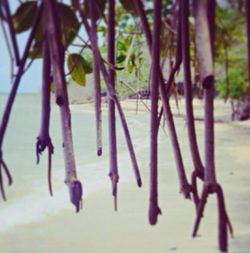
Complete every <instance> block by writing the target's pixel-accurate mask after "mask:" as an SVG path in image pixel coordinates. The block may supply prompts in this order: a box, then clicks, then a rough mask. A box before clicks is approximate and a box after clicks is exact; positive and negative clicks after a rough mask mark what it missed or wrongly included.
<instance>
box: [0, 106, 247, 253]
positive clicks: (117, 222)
mask: <svg viewBox="0 0 250 253" xmlns="http://www.w3.org/2000/svg"><path fill="white" fill-rule="evenodd" d="M126 103H127V105H126ZM133 103H134V102H133V101H129V102H125V104H124V103H123V105H124V106H125V108H126V109H127V110H130V109H131V108H132V109H133V108H134V104H133ZM181 103H182V105H181V108H180V110H181V113H183V102H181ZM172 105H173V111H174V113H175V114H177V111H175V110H176V108H175V107H174V103H173V104H172ZM78 106H79V105H77V106H76V105H75V106H74V107H73V110H78V109H77V107H78ZM194 107H195V112H196V116H197V117H198V116H199V117H202V103H200V101H195V106H194ZM142 110H143V109H141V111H142ZM229 112H230V108H229V106H228V105H224V104H223V103H221V102H220V101H219V102H218V101H217V102H216V119H217V120H218V122H217V123H216V126H215V129H216V167H217V178H218V181H219V182H220V183H221V185H222V186H223V189H224V194H225V199H226V206H227V209H228V213H229V215H230V218H231V220H232V224H233V227H234V238H232V239H230V238H229V252H232V253H248V252H249V249H250V215H249V210H250V124H249V121H248V122H230V121H229V118H230V115H229ZM182 121H183V120H182V119H180V118H178V117H177V123H180V122H182ZM196 126H197V134H198V138H199V144H200V146H201V149H202V148H203V144H202V134H203V122H202V121H197V123H196ZM177 130H178V134H179V139H180V141H181V146H182V147H183V157H184V162H185V164H186V167H187V173H188V175H190V172H191V170H192V166H191V161H190V158H189V150H188V144H187V141H186V131H185V124H184V123H182V125H181V126H178V127H177ZM161 137H162V138H161ZM163 137H166V138H163ZM170 151H171V152H170ZM147 155H148V154H145V156H144V159H141V160H140V161H139V164H140V168H141V170H142V176H143V182H144V185H143V187H142V188H141V189H138V188H137V187H136V186H135V184H134V183H133V182H131V183H130V182H129V183H125V182H121V183H120V184H119V189H118V192H119V199H118V212H115V211H114V210H113V200H112V197H111V194H110V189H109V188H103V189H102V190H99V191H98V192H95V193H92V194H90V195H88V197H87V198H85V199H84V208H83V210H82V211H81V212H80V213H79V214H75V213H74V211H73V208H72V209H70V210H64V211H61V212H60V213H59V214H56V215H50V216H49V217H48V219H46V220H44V221H41V222H34V223H29V224H25V225H18V226H16V227H15V228H13V229H10V230H7V231H5V232H3V233H0V249H1V252H3V253H44V252H46V253H66V252H67V253H69V252H70V253H71V252H72V253H78V252H79V253H80V252H88V253H92V252H93V253H99V252H100V253H106V252H107V253H114V252H119V253H127V252H131V253H152V252H157V253H163V252H164V253H165V252H180V253H189V252H190V253H191V252H192V253H199V252H203V253H214V252H218V250H217V209H216V207H217V203H216V198H215V196H210V197H209V201H208V203H207V206H206V210H205V213H204V218H203V219H202V223H201V226H200V230H199V233H198V234H199V236H198V237H197V238H195V239H193V238H192V237H191V232H192V226H193V223H194V219H195V210H194V205H193V203H192V202H191V201H190V200H185V199H184V198H183V197H182V195H180V194H179V192H178V188H179V187H178V181H177V175H176V171H175V163H174V159H173V155H172V150H171V146H170V144H169V140H168V137H167V136H166V135H165V134H163V133H162V134H161V135H160V142H159V205H160V207H161V209H162V215H161V216H159V219H158V224H157V225H156V226H153V227H152V226H150V225H149V224H148V221H147V209H148V172H147V170H148V159H147ZM107 180H109V179H108V178H107ZM199 186H201V185H199ZM54 198H55V199H56V195H55V197H54ZM65 201H68V199H67V196H66V197H65ZM0 226H1V224H0Z"/></svg>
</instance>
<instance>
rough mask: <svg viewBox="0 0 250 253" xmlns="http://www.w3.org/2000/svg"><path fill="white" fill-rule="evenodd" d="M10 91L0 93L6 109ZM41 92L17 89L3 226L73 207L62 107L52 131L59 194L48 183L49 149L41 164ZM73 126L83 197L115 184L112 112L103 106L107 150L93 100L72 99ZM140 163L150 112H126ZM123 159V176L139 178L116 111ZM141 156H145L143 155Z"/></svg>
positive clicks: (0, 209)
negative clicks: (99, 149) (99, 141)
mask: <svg viewBox="0 0 250 253" xmlns="http://www.w3.org/2000/svg"><path fill="white" fill-rule="evenodd" d="M6 100H7V95H3V94H2V95H0V113H1V115H2V113H3V110H4V107H5V104H6ZM40 107H41V106H40V97H39V96H38V95H34V94H28V95H27V94H26V95H18V96H17V98H16V100H15V104H14V106H13V109H12V113H11V117H10V121H9V124H8V128H7V132H6V135H5V137H4V145H3V150H2V151H3V157H4V160H5V162H6V164H7V165H8V167H9V170H10V171H11V174H12V176H13V181H14V182H13V185H12V186H11V187H9V186H7V185H6V181H7V180H6V177H5V174H4V173H3V177H4V181H5V191H6V195H7V199H8V200H7V201H6V202H5V201H3V200H2V199H1V200H0V232H3V231H6V230H8V229H10V228H13V227H14V226H15V225H18V224H27V223H30V222H36V221H40V220H43V219H46V218H48V217H49V216H50V215H54V214H56V213H58V212H60V211H62V210H65V209H69V208H73V206H72V205H71V204H70V201H69V196H68V189H67V186H66V185H65V184H64V179H65V173H64V158H63V149H62V139H61V125H60V122H61V121H60V113H59V109H58V107H57V106H56V105H52V108H51V126H50V135H51V139H52V142H53V145H54V154H53V157H52V182H53V192H54V196H53V197H50V196H49V192H48V185H47V150H45V151H44V153H43V154H42V156H41V157H40V163H39V164H38V165H37V164H36V153H35V144H36V138H37V136H38V133H39V129H40V110H41V109H40ZM71 113H72V129H73V141H74V151H75V158H76V164H77V172H78V177H79V179H80V180H81V181H82V183H83V193H84V198H87V197H88V196H89V195H90V194H91V193H93V192H96V191H98V190H101V189H102V188H104V187H105V188H106V187H110V180H109V177H108V172H109V158H108V153H109V148H108V134H107V133H108V128H107V112H105V110H104V112H103V129H102V132H103V155H102V156H101V157H97V155H96V147H95V143H96V139H95V138H96V137H95V115H94V108H93V105H84V104H83V105H77V106H74V105H72V107H71ZM126 115H127V121H128V124H129V129H130V132H131V136H132V138H133V143H134V147H135V152H136V154H137V156H138V157H139V159H138V161H139V160H140V161H139V165H141V164H143V163H147V155H148V141H149V138H148V120H149V118H148V114H146V113H141V114H139V115H135V112H130V113H126ZM117 141H118V150H119V156H118V163H119V174H120V182H126V181H127V182H129V181H135V180H134V174H133V171H132V166H131V162H130V158H129V154H128V152H127V149H126V142H125V139H124V134H123V129H122V127H121V125H120V122H119V117H118V116H117ZM140 158H141V159H140Z"/></svg>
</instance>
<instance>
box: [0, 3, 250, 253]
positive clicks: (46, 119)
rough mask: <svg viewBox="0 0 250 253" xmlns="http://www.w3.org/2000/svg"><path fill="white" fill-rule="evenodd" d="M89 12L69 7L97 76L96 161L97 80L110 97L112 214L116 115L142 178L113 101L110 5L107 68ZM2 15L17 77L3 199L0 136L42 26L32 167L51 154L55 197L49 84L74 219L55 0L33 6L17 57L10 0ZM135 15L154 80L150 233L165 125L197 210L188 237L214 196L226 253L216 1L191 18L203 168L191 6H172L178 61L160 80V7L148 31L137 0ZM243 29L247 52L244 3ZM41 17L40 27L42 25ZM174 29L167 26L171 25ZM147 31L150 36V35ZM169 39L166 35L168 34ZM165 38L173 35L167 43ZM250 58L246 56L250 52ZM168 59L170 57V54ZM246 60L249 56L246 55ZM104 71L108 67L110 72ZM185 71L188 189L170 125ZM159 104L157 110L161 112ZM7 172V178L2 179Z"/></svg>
mask: <svg viewBox="0 0 250 253" xmlns="http://www.w3.org/2000/svg"><path fill="white" fill-rule="evenodd" d="M87 1H88V6H89V16H88V17H86V15H85V12H84V10H83V8H82V5H81V4H80V1H78V0H71V4H72V8H73V9H74V10H75V11H76V12H77V13H78V16H79V18H80V19H81V24H82V25H83V26H84V28H85V31H86V34H87V35H88V37H89V41H90V48H91V50H92V53H93V76H94V91H95V92H94V97H95V115H96V136H97V138H96V146H97V147H96V148H97V155H98V156H100V155H102V116H101V89H100V79H101V76H102V78H103V79H104V81H105V84H106V90H107V93H108V124H109V126H108V129H109V141H110V143H109V154H110V169H109V176H110V179H111V185H112V195H113V197H114V206H115V209H117V185H118V181H119V172H118V163H117V138H116V112H117V113H118V115H119V119H120V121H121V125H122V128H123V130H124V135H125V140H126V143H127V147H128V151H129V154H130V158H131V162H132V167H133V170H134V174H135V179H136V183H137V185H138V186H139V187H140V186H141V185H142V181H141V176H140V172H139V168H138V164H137V160H136V156H135V152H134V147H133V144H132V139H131V136H130V133H129V129H128V126H127V123H126V118H125V115H124V113H123V110H122V107H121V105H120V101H119V99H118V96H117V94H116V89H115V83H116V61H115V59H116V53H115V38H116V37H115V36H116V31H115V27H116V20H115V4H116V1H115V0H108V10H107V12H108V21H107V27H108V30H107V60H104V59H103V58H102V56H101V53H100V51H99V48H98V37H97V16H96V15H97V11H96V10H97V8H98V6H97V2H95V1H92V0H87ZM0 2H1V5H2V6H1V12H2V15H3V16H4V20H5V21H6V23H7V27H8V31H9V37H8V38H6V41H7V44H8V48H9V51H10V53H11V58H12V60H13V62H14V63H15V65H16V69H17V71H16V73H15V75H14V76H13V83H12V86H11V91H10V93H9V97H8V100H7V103H6V107H5V110H4V113H3V116H2V120H1V125H0V191H1V194H2V197H3V199H6V196H5V192H4V183H3V178H4V174H5V176H6V177H7V179H8V183H9V185H11V183H12V177H11V174H10V172H9V169H8V167H7V165H6V163H5V162H4V159H3V153H2V144H3V139H4V134H5V131H6V128H7V125H8V120H9V117H10V114H11V109H12V105H13V102H14V100H15V97H16V94H17V89H18V87H19V84H20V80H21V77H22V75H23V74H24V73H25V68H26V66H27V61H28V55H29V51H30V49H31V46H32V42H33V40H34V36H35V33H36V31H37V29H38V25H39V21H40V20H42V22H43V31H42V33H43V40H42V56H43V57H42V58H43V65H42V68H43V71H42V78H41V79H42V94H41V127H40V131H39V134H38V137H37V143H36V154H37V162H39V160H40V155H41V154H42V153H43V151H45V149H47V151H48V185H49V192H50V194H51V195H52V194H53V193H52V183H51V167H52V154H53V151H54V148H53V144H52V139H51V137H50V134H49V126H50V103H51V99H50V84H51V82H52V81H53V84H54V91H55V97H56V104H57V105H58V107H59V110H60V114H61V125H62V142H63V149H64V158H65V183H66V185H67V186H68V188H69V193H70V200H71V202H72V203H73V204H74V205H75V207H76V211H77V212H78V211H79V210H80V208H81V207H82V195H83V190H82V184H81V182H80V181H79V179H78V177H77V171H76V165H75V158H74V150H73V141H72V131H71V115H70V108H69V101H68V95H67V88H66V80H65V73H64V57H65V48H64V46H63V44H62V42H61V30H60V29H61V25H60V16H59V14H58V13H59V11H58V2H59V1H57V0H41V1H37V5H38V6H37V12H36V15H35V18H34V20H33V25H32V28H31V30H30V34H29V36H28V39H27V42H26V46H25V48H24V50H23V53H22V55H21V54H20V49H19V47H18V41H17V39H16V34H15V31H14V28H13V22H12V19H11V12H10V7H9V1H8V0H1V1H0ZM131 2H132V3H133V5H134V6H135V8H136V11H137V14H138V17H139V19H140V23H141V27H142V31H143V33H144V35H145V39H146V42H147V46H148V50H149V54H150V55H151V59H152V61H151V73H150V95H151V110H150V113H151V118H150V196H149V211H148V216H149V222H150V224H152V225H154V224H156V223H157V219H158V215H159V214H161V209H160V207H159V203H158V178H157V174H158V161H157V160H158V159H157V153H158V150H157V135H158V130H159V125H160V123H159V122H160V121H161V119H162V118H163V119H164V120H165V121H166V125H167V128H168V131H169V138H170V141H171V143H172V148H173V152H174V157H175V162H176V169H177V173H178V178H179V185H180V192H181V193H182V194H183V195H184V197H185V198H188V199H192V200H193V202H194V205H195V210H196V220H195V224H194V229H193V233H192V235H193V236H196V235H197V231H198V228H199V224H200V221H201V218H202V217H203V213H204V208H205V204H206V201H207V199H208V197H209V195H211V194H215V195H216V196H217V202H218V223H219V226H218V229H219V235H218V240H219V249H220V250H221V251H223V252H226V251H227V248H228V231H230V232H231V233H232V232H233V231H232V226H231V223H230V220H229V217H228V214H227V212H226V207H225V201H224V197H223V191H222V188H221V186H220V184H219V183H218V181H217V179H216V173H215V172H216V171H215V157H214V154H215V150H214V113H213V110H214V108H213V98H214V80H215V78H214V64H213V62H214V59H213V58H214V33H215V10H216V0H193V1H192V12H193V15H194V18H195V46H196V61H197V62H198V66H199V69H198V72H199V78H200V82H201V83H202V87H203V90H204V103H205V109H204V115H205V118H204V124H205V126H204V128H205V131H204V143H205V152H204V153H205V154H204V158H205V159H204V164H203V162H202V160H201V156H200V151H199V148H198V144H197V138H196V130H195V124H194V114H193V106H192V81H191V80H192V78H191V67H190V53H189V51H190V35H189V15H190V14H189V8H190V3H189V1H187V0H176V1H175V3H174V10H175V15H173V16H174V17H173V20H172V22H173V24H174V26H173V27H172V28H171V29H172V30H174V33H175V34H176V46H175V47H176V48H175V50H174V51H175V59H174V62H173V64H172V66H171V69H170V72H169V73H168V75H167V76H164V74H163V72H162V68H161V65H160V60H161V56H160V53H161V52H160V48H161V47H162V45H161V29H162V27H161V25H162V19H163V18H164V17H163V16H162V12H161V8H162V1H161V0H154V6H153V26H152V28H151V27H150V25H149V22H148V19H147V15H146V11H145V9H144V3H143V1H142V0H132V1H131ZM246 2H247V8H246V10H247V13H248V15H246V16H247V21H248V22H247V24H248V30H247V31H248V46H249V48H250V45H249V27H250V21H249V19H250V14H249V5H250V3H249V2H250V1H249V0H247V1H246ZM41 17H43V19H41ZM170 25H171V24H170ZM151 29H152V30H151ZM170 33H171V32H170ZM169 36H170V35H169ZM248 50H250V49H248ZM170 51H171V50H170ZM248 53H249V51H248ZM107 63H108V64H107ZM181 67H182V68H183V73H184V95H185V109H186V123H187V130H188V131H187V132H188V140H189V149H190V155H191V158H192V161H193V168H194V169H193V173H192V175H191V182H189V181H188V177H187V175H186V172H185V168H184V162H183V159H182V153H181V149H180V145H179V140H178V136H177V132H176V128H175V124H174V121H173V115H172V112H171V108H170V105H169V97H170V92H171V90H172V85H173V81H174V78H175V74H176V73H177V72H178V71H179V70H180V68H181ZM159 104H161V109H160V110H159ZM3 172H4V174H3ZM197 179H198V180H201V181H202V182H203V188H202V190H201V192H199V189H197Z"/></svg>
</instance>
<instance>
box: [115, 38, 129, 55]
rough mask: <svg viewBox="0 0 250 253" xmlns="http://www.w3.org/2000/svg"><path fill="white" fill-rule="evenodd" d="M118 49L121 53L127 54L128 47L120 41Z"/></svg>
mask: <svg viewBox="0 0 250 253" xmlns="http://www.w3.org/2000/svg"><path fill="white" fill-rule="evenodd" d="M117 49H118V50H121V51H125V52H127V47H126V45H125V44H124V43H123V42H122V41H120V40H119V41H118V42H117Z"/></svg>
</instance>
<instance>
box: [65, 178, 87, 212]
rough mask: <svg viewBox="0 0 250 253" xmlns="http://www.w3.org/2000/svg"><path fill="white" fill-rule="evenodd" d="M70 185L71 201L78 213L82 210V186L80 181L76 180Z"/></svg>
mask: <svg viewBox="0 0 250 253" xmlns="http://www.w3.org/2000/svg"><path fill="white" fill-rule="evenodd" d="M68 185H69V194H70V201H71V203H72V204H73V205H74V206H75V207H76V212H77V213H78V212H79V211H80V210H81V209H82V195H83V190H82V184H81V182H80V181H79V180H74V181H72V182H71V183H69V184H68Z"/></svg>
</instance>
